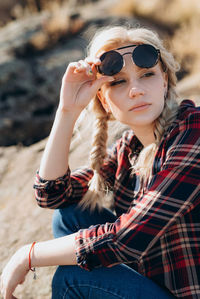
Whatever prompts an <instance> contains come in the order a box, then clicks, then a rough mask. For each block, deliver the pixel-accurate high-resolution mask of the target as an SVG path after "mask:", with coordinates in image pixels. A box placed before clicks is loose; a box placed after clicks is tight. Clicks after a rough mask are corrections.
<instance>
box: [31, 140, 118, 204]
mask: <svg viewBox="0 0 200 299" xmlns="http://www.w3.org/2000/svg"><path fill="white" fill-rule="evenodd" d="M119 143H120V141H117V142H116V144H114V145H113V147H112V148H111V149H109V150H108V155H107V157H106V159H105V163H104V165H103V166H102V168H101V174H102V176H103V178H104V180H105V183H106V184H107V185H108V187H109V188H112V186H113V184H114V181H115V173H116V168H117V147H118V146H119ZM92 176H93V170H92V169H90V168H86V167H85V168H79V169H77V170H75V171H73V172H71V170H70V168H68V169H67V172H66V174H65V175H63V176H62V177H59V178H57V179H55V180H44V179H43V178H42V177H40V176H39V171H37V173H36V176H35V182H34V185H33V188H34V189H35V198H36V200H37V203H38V205H39V206H40V207H42V208H51V209H56V208H63V207H65V206H67V205H69V204H72V203H78V202H79V201H80V200H81V199H82V198H83V196H84V195H85V193H86V192H87V190H88V183H89V181H90V180H91V178H92Z"/></svg>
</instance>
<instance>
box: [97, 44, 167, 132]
mask: <svg viewBox="0 0 200 299" xmlns="http://www.w3.org/2000/svg"><path fill="white" fill-rule="evenodd" d="M133 49H134V46H133V47H132V48H129V50H128V52H131V51H132V50H133ZM117 51H118V52H119V53H120V54H124V53H127V49H126V48H125V49H121V50H117ZM123 58H124V60H125V65H124V67H123V68H122V70H121V71H120V72H119V73H118V74H116V75H113V78H114V81H113V82H109V83H106V84H104V85H103V86H102V88H101V90H100V91H99V92H98V96H99V99H100V101H101V103H102V105H103V107H104V108H105V110H106V111H109V112H111V113H112V114H113V115H114V117H115V118H116V119H117V120H119V121H120V122H122V123H124V124H127V125H129V126H130V127H131V128H132V129H133V130H134V128H136V127H146V126H148V127H149V126H152V128H153V125H154V121H155V120H156V119H157V118H158V116H159V115H160V114H161V112H162V110H163V107H164V94H165V92H166V90H167V74H166V73H164V72H163V71H162V69H161V67H160V63H157V64H156V65H155V66H154V67H152V68H148V69H147V68H139V67H137V66H136V65H135V64H134V62H133V61H132V57H131V54H129V53H128V54H125V55H124V56H123Z"/></svg>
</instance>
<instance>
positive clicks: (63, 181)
mask: <svg viewBox="0 0 200 299" xmlns="http://www.w3.org/2000/svg"><path fill="white" fill-rule="evenodd" d="M70 174H71V171H70V168H69V167H68V169H67V172H66V173H65V174H64V175H63V176H61V177H58V178H57V179H55V180H46V179H43V178H42V177H41V176H40V175H39V170H37V172H36V176H35V182H34V185H33V188H34V189H38V190H44V191H45V192H46V193H50V194H51V193H52V191H58V189H59V190H60V189H62V190H64V189H65V190H66V189H68V188H69V186H70V184H69V180H70ZM69 191H71V190H69Z"/></svg>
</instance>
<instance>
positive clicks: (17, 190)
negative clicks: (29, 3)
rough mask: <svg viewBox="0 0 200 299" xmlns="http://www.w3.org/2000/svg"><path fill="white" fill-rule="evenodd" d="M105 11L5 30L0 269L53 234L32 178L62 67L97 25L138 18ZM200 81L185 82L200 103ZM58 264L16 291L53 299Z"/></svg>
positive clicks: (81, 158)
mask: <svg viewBox="0 0 200 299" xmlns="http://www.w3.org/2000/svg"><path fill="white" fill-rule="evenodd" d="M108 2H109V1H106V3H107V4H106V5H108ZM96 5H97V4H96ZM103 7H106V6H103ZM106 11H107V10H105V11H104V10H103V8H102V6H99V10H97V6H96V8H95V9H94V7H91V6H88V7H87V9H86V8H85V7H84V8H83V9H82V10H81V13H80V11H79V12H78V13H77V11H76V13H75V11H74V10H73V11H72V10H71V11H70V10H68V9H66V10H65V11H63V12H62V13H64V16H65V17H64V20H65V22H64V23H62V22H61V23H62V24H60V25H59V26H58V27H57V29H55V26H53V25H52V24H53V22H55V20H54V19H53V17H52V15H50V14H49V13H48V12H45V13H42V14H40V15H39V16H38V15H35V16H32V17H31V18H30V17H29V19H28V20H27V19H24V20H20V21H17V22H13V23H10V24H8V25H7V26H6V27H4V28H2V29H1V30H0V54H1V55H0V86H1V88H0V112H1V117H0V240H1V241H0V272H1V270H2V269H3V266H4V265H5V264H6V262H7V261H8V259H9V258H10V256H11V255H12V254H13V253H14V252H15V251H16V249H17V248H19V247H20V246H22V245H24V244H27V243H31V242H33V241H42V240H47V239H50V238H52V233H51V217H52V211H51V210H43V209H41V208H39V207H38V206H37V205H36V202H35V199H34V192H33V188H32V185H33V181H34V176H35V172H36V169H37V168H38V167H39V163H40V159H41V155H42V152H43V149H44V146H45V143H46V138H45V137H46V136H47V135H48V134H49V131H50V128H51V125H52V120H53V116H54V113H55V109H56V106H57V102H58V98H59V88H60V80H61V78H62V74H63V72H64V70H65V68H66V65H67V63H68V62H69V61H71V60H77V59H80V58H82V57H83V55H84V54H85V53H84V51H85V50H84V49H85V46H86V45H87V43H88V40H89V39H90V37H91V36H92V35H93V33H94V32H95V30H96V29H97V28H98V27H100V26H102V25H105V24H106V25H107V24H110V23H124V22H126V23H127V22H129V23H131V24H134V23H138V20H136V19H133V18H130V17H129V18H128V17H127V18H118V17H110V16H109V15H107V14H106ZM59 13H61V12H58V14H59ZM101 15H102V16H103V17H100V16H101ZM60 19H61V17H60ZM63 24H64V25H63ZM67 24H68V25H67ZM72 24H73V26H72ZM51 26H52V27H51ZM149 26H150V24H149ZM151 26H152V24H151ZM44 28H46V29H45V30H46V31H45V30H44ZM51 28H54V29H51ZM63 28H65V33H64V34H63V32H62V31H61V29H63ZM159 30H161V29H159ZM44 32H45V33H44ZM166 34H167V32H166ZM199 82H200V73H198V72H196V73H194V74H193V73H191V74H190V75H188V76H185V77H184V78H183V79H182V80H181V81H179V83H178V90H179V92H180V94H181V98H192V99H194V100H195V102H196V103H198V104H200V97H199V94H200V84H199ZM86 119H87V118H86ZM120 130H123V128H121V129H120ZM110 131H112V134H113V133H114V137H113V138H116V137H117V136H118V135H119V133H120V132H119V131H118V130H116V129H115V126H114V125H112V126H111V127H110ZM77 136H79V138H77ZM90 136H91V127H88V126H86V122H84V123H82V124H81V125H80V126H79V131H76V132H75V133H74V138H73V141H72V145H71V151H70V166H71V168H72V169H75V168H76V167H78V166H80V165H83V164H86V163H87V160H88V152H89V149H90V143H89V142H88V141H89V140H90ZM75 137H76V138H75ZM112 141H113V139H109V142H110V143H112ZM80 144H81V147H80V146H79V145H80ZM54 271H55V267H52V268H50V267H49V268H48V267H47V268H41V269H37V275H38V279H37V280H36V281H33V279H32V273H29V274H28V277H27V280H26V282H25V283H24V284H23V285H22V286H19V287H18V288H17V290H16V293H15V294H16V296H17V298H20V299H46V298H50V297H51V295H50V288H51V279H52V275H53V272H54Z"/></svg>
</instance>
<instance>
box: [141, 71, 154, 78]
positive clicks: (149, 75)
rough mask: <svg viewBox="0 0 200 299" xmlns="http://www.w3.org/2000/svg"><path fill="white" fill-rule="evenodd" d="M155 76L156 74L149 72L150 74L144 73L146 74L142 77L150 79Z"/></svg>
mask: <svg viewBox="0 0 200 299" xmlns="http://www.w3.org/2000/svg"><path fill="white" fill-rule="evenodd" d="M154 75H155V73H154V72H148V73H144V74H143V75H142V78H143V77H145V78H148V77H152V76H154Z"/></svg>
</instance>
